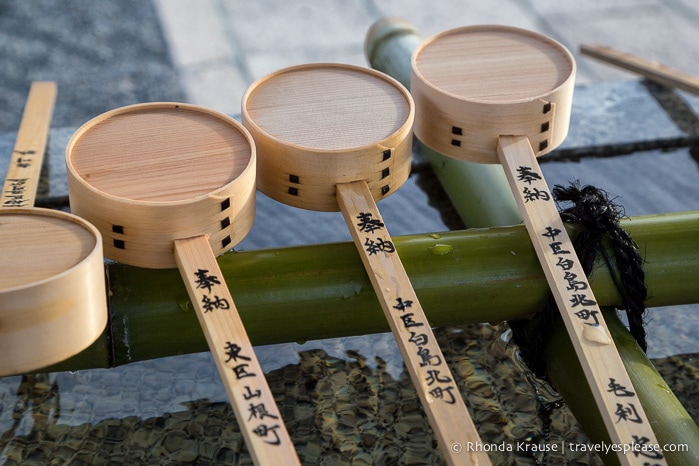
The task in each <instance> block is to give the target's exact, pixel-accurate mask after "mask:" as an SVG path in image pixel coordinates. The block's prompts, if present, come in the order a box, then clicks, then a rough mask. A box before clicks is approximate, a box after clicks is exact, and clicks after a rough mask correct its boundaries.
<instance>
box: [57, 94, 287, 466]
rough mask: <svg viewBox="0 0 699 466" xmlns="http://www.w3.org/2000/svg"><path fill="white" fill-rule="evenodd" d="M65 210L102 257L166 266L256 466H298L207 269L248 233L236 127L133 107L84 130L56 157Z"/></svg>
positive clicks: (248, 159)
mask: <svg viewBox="0 0 699 466" xmlns="http://www.w3.org/2000/svg"><path fill="white" fill-rule="evenodd" d="M66 163H67V172H68V188H69V195H70V203H71V208H72V210H73V212H75V213H76V214H78V215H81V216H83V217H84V218H86V219H88V220H90V221H91V222H93V223H94V224H95V225H96V226H97V228H98V229H99V230H100V231H101V232H102V235H103V236H104V238H105V255H106V256H107V257H109V258H110V259H113V260H116V261H119V262H123V263H125V264H130V265H136V266H139V267H148V268H170V267H178V268H179V271H180V274H181V275H182V278H183V280H184V283H185V285H186V287H187V291H188V293H189V296H190V299H191V301H192V303H193V305H194V308H195V311H196V313H197V317H198V319H199V322H200V324H201V326H202V329H203V330H204V334H205V336H206V339H207V342H208V344H209V348H210V349H211V353H212V354H213V357H214V361H215V363H216V366H217V368H218V371H219V374H220V376H221V379H222V380H223V383H224V386H225V388H226V391H227V393H228V397H229V398H230V401H231V405H232V407H233V410H234V412H235V415H236V418H237V420H238V423H239V424H240V426H241V431H242V433H243V436H244V438H245V441H246V444H247V446H248V449H249V450H250V453H251V454H252V457H253V459H254V461H255V463H256V464H259V465H269V464H275V465H277V464H278V465H283V464H290V465H291V464H299V460H298V457H297V455H296V452H295V450H294V448H293V444H292V442H291V438H290V437H289V434H288V432H287V430H286V428H285V426H284V422H283V420H282V418H281V415H280V413H279V409H278V407H277V405H276V403H275V401H274V397H273V395H272V392H271V390H270V388H269V385H268V384H267V382H266V380H265V377H264V373H263V371H262V368H261V367H260V364H259V362H258V360H257V358H256V357H255V353H254V350H253V347H252V344H251V343H250V340H249V338H248V336H247V333H246V332H245V328H244V327H243V323H242V321H241V319H240V316H239V314H238V311H237V309H236V307H235V304H234V303H233V298H232V297H231V294H230V292H229V290H228V287H227V285H226V283H225V281H224V279H223V275H222V273H221V270H220V269H219V266H218V263H217V261H216V254H220V253H223V252H225V251H227V250H229V249H231V248H232V247H233V246H234V245H236V244H237V243H238V242H239V241H240V240H242V239H243V238H244V237H245V235H246V234H247V233H248V231H249V230H250V228H251V227H252V223H253V220H254V216H255V213H254V208H255V146H254V143H253V140H252V138H251V137H250V135H249V134H248V132H247V131H246V130H245V128H243V127H242V125H240V123H238V122H237V121H235V120H233V119H232V118H230V117H228V116H226V115H223V114H221V113H218V112H214V111H212V110H208V109H206V108H204V107H199V106H194V105H188V104H181V103H149V104H138V105H132V106H128V107H123V108H119V109H116V110H112V111H110V112H107V113H105V114H102V115H100V116H98V117H95V118H94V119H92V120H90V121H89V122H87V123H85V124H84V125H83V126H82V127H81V128H79V129H78V130H77V132H76V133H75V134H74V135H73V137H72V138H71V139H70V141H69V142H68V147H67V149H66Z"/></svg>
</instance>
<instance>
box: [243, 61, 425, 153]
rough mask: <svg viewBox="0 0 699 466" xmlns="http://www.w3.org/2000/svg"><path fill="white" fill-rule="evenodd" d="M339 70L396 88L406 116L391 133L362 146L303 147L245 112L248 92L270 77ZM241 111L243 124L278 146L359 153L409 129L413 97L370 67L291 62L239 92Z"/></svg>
mask: <svg viewBox="0 0 699 466" xmlns="http://www.w3.org/2000/svg"><path fill="white" fill-rule="evenodd" d="M332 68H335V69H339V70H348V71H352V72H356V73H364V74H367V75H372V76H373V77H375V78H379V79H381V80H383V81H385V82H387V83H388V84H390V85H391V86H392V87H393V88H394V89H395V90H396V91H398V92H399V93H400V94H401V95H402V97H403V98H404V99H405V100H406V105H407V106H408V114H407V115H406V118H405V121H403V123H402V124H401V125H400V126H399V127H398V128H397V129H396V130H395V131H394V132H393V133H391V134H389V135H387V136H386V137H384V138H382V139H377V140H375V141H372V142H370V143H367V144H363V145H356V146H348V147H339V148H320V147H312V146H307V145H301V144H297V143H293V142H289V141H286V140H284V139H282V138H279V137H277V136H275V135H273V134H270V133H269V132H268V131H267V130H266V129H265V128H263V127H262V126H260V125H259V124H258V123H257V121H256V118H253V117H252V116H251V115H250V112H249V111H248V108H247V105H246V104H247V102H249V101H250V98H251V97H252V95H253V94H254V93H255V92H256V91H257V90H258V89H259V88H260V87H261V86H262V85H264V84H265V83H266V82H267V81H270V80H272V79H274V78H275V77H277V76H280V75H283V74H287V73H294V72H298V71H303V70H312V69H332ZM241 113H242V116H243V121H245V124H246V125H248V124H249V125H250V126H251V127H252V128H253V129H254V130H255V131H256V132H259V133H260V134H264V135H265V137H267V138H268V139H270V140H271V141H274V142H275V143H276V144H280V145H282V146H286V147H288V148H290V149H294V150H296V151H301V152H305V153H308V154H313V155H318V156H323V155H328V156H332V155H336V154H337V155H345V154H348V153H350V152H361V151H365V150H371V149H372V148H375V147H377V146H380V145H382V144H383V143H386V142H387V141H390V140H392V139H395V137H396V135H399V134H405V133H407V132H410V131H412V126H413V120H414V119H415V102H414V101H413V96H412V94H410V92H409V91H408V90H407V89H406V88H405V86H403V85H402V84H401V83H400V82H399V81H398V80H396V79H394V78H392V77H391V76H389V75H387V74H385V73H382V72H380V71H377V70H374V69H372V68H366V67H362V66H358V65H351V64H346V63H333V62H318V63H308V64H303V65H294V66H289V67H286V68H282V69H280V70H277V71H274V72H272V73H269V74H267V75H265V76H264V77H263V78H261V79H258V80H257V81H255V82H254V83H252V84H251V85H250V86H249V87H248V89H247V90H246V91H245V94H243V98H242V105H241Z"/></svg>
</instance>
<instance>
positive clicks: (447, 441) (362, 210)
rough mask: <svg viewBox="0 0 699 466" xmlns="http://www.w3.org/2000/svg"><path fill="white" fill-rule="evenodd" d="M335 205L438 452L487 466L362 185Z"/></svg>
mask: <svg viewBox="0 0 699 466" xmlns="http://www.w3.org/2000/svg"><path fill="white" fill-rule="evenodd" d="M336 195H337V201H338V204H339V205H340V209H341V210H342V214H343V216H344V218H345V222H347V226H348V227H349V229H350V232H351V233H352V238H353V239H354V243H355V245H356V246H357V249H358V250H359V252H360V255H361V258H362V262H363V263H364V268H365V269H366V271H367V273H368V275H369V278H370V280H371V283H372V285H373V287H374V290H375V292H376V294H377V296H378V298H379V302H380V303H381V308H382V309H383V311H384V314H385V315H386V319H387V320H388V323H389V326H390V328H391V331H392V332H393V335H394V336H395V338H396V341H397V343H398V347H399V349H400V352H401V354H402V355H403V360H404V361H405V364H406V366H407V368H408V372H409V373H410V377H411V379H412V381H413V384H414V386H415V388H416V390H417V393H418V395H419V396H420V400H421V401H422V406H423V408H424V410H425V412H426V413H427V417H428V419H429V422H430V425H431V426H432V429H433V430H434V432H435V435H436V436H437V441H438V443H439V446H440V448H441V450H442V453H443V455H444V457H445V459H446V461H447V463H448V464H450V465H461V464H474V465H476V464H477V465H489V464H491V463H490V459H489V458H488V455H487V453H485V452H484V451H482V448H480V449H477V451H473V450H476V448H475V446H477V445H479V444H480V445H482V443H481V440H480V437H479V435H478V431H477V430H476V426H475V425H474V423H473V421H472V420H471V417H470V415H469V413H468V410H467V409H466V405H465V403H464V400H463V398H462V397H461V394H460V392H459V388H458V386H457V384H456V381H455V380H454V376H453V375H452V373H451V371H450V370H449V367H448V366H447V364H446V361H445V359H444V356H443V355H442V351H441V349H440V348H439V345H437V340H436V338H435V336H434V334H433V333H432V330H431V328H430V325H429V322H428V321H427V317H426V316H425V313H424V312H423V310H422V306H421V305H420V302H419V301H418V298H417V295H416V294H415V290H413V287H412V285H411V283H410V280H409V278H408V275H407V273H406V272H405V269H404V268H403V264H402V263H401V261H400V258H399V257H398V254H396V252H395V247H394V245H393V242H392V240H391V237H390V235H389V234H388V231H387V230H386V226H385V225H384V223H383V219H382V218H381V214H380V213H379V210H378V208H377V206H376V203H375V201H374V199H373V197H372V195H371V192H370V191H369V186H368V185H367V183H366V182H365V181H355V182H352V183H340V184H338V185H337V192H336Z"/></svg>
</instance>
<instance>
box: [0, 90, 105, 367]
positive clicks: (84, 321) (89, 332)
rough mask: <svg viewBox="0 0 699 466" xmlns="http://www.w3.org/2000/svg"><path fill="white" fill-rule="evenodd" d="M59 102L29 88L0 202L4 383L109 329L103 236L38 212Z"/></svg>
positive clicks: (67, 218) (61, 216)
mask: <svg viewBox="0 0 699 466" xmlns="http://www.w3.org/2000/svg"><path fill="white" fill-rule="evenodd" d="M55 100H56V84H55V83H53V82H34V83H32V85H31V88H30V91H29V97H28V98H27V103H26V106H25V109H24V114H23V115H22V120H21V122H20V127H19V130H18V132H17V140H16V142H15V146H14V149H13V153H12V157H11V158H10V166H9V167H8V171H7V177H6V179H5V183H4V187H3V192H2V196H1V197H0V207H1V208H0V245H2V254H0V271H1V272H0V354H1V355H2V358H0V376H6V375H15V374H20V373H26V372H30V371H34V370H38V369H41V368H44V367H46V366H49V365H52V364H56V363H58V362H61V361H63V360H64V359H67V358H69V357H71V356H73V355H75V354H77V353H79V352H80V351H82V350H84V349H85V348H87V347H88V346H89V345H90V344H92V342H94V341H95V339H97V337H99V335H100V334H101V333H102V331H103V330H104V328H105V326H106V324H107V294H106V287H105V280H104V265H103V258H102V239H101V237H100V234H99V232H98V231H97V230H96V229H95V228H94V227H93V226H92V225H90V224H89V223H87V222H85V221H84V220H82V219H79V218H78V217H75V216H74V215H70V214H67V213H64V212H59V211H54V210H48V209H37V208H34V207H33V205H34V200H35V197H36V192H37V187H38V185H39V178H40V174H41V168H42V165H43V160H44V152H45V151H46V143H47V140H48V134H49V127H50V123H51V116H52V113H53V107H54V103H55Z"/></svg>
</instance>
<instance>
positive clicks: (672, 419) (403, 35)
mask: <svg viewBox="0 0 699 466" xmlns="http://www.w3.org/2000/svg"><path fill="white" fill-rule="evenodd" d="M421 39H422V37H421V35H420V33H419V31H417V30H416V29H415V28H414V27H413V26H412V25H410V24H409V23H406V22H405V21H402V20H399V19H390V18H389V19H385V20H381V21H378V22H377V23H375V25H374V26H372V28H371V29H370V30H369V33H368V34H367V38H366V41H365V50H366V54H367V57H368V59H369V62H370V63H371V65H372V66H373V67H375V68H377V69H380V70H382V71H384V72H386V73H388V74H390V75H392V76H393V77H394V78H396V79H398V80H399V81H401V82H403V83H404V84H406V85H407V84H408V81H409V79H410V56H411V55H412V52H413V50H414V49H415V48H416V47H417V45H418V44H419V43H420V40H421ZM428 158H429V160H430V163H431V165H432V167H433V168H434V171H435V173H436V175H437V177H438V178H440V181H441V182H442V185H443V187H444V188H445V190H446V191H447V192H448V194H449V197H450V199H451V200H452V203H453V204H454V206H455V209H456V210H457V212H459V214H460V215H462V217H463V219H464V221H465V222H466V221H467V220H466V219H469V218H481V219H484V222H485V224H486V225H488V223H487V222H488V221H492V222H493V223H490V225H502V223H495V222H496V221H497V220H498V219H496V218H490V219H489V218H488V217H483V215H487V214H484V213H483V212H482V211H481V210H482V209H483V208H486V206H485V205H483V204H480V203H474V202H473V199H476V197H475V196H474V193H473V190H472V189H468V190H464V189H463V188H462V187H460V186H459V182H458V180H459V177H463V178H462V181H463V182H464V183H466V180H469V183H470V182H471V181H472V178H474V176H473V174H474V173H477V172H474V171H473V170H477V169H478V168H477V167H476V166H468V165H463V166H462V167H460V170H459V171H457V170H455V169H452V170H453V171H450V170H442V169H441V167H443V166H445V164H449V163H452V162H449V160H448V159H449V158H448V157H446V156H444V155H441V154H437V153H435V152H433V151H430V152H429V156H428ZM498 168H499V167H498ZM464 175H465V176H464ZM489 176H494V175H489ZM455 178H456V179H455ZM494 180H495V181H496V182H497V181H498V180H497V177H496V176H494ZM473 189H475V190H481V189H482V190H483V191H482V193H481V195H485V194H487V195H496V194H497V193H496V192H495V191H497V190H501V191H503V192H506V193H510V190H509V186H507V185H500V184H497V183H493V184H492V185H487V184H486V185H483V184H478V185H476V186H475V188H473ZM501 201H502V199H496V200H495V201H494V202H493V203H492V204H491V205H490V206H488V208H496V209H497V207H498V205H499V204H498V203H499V202H501ZM503 205H504V206H505V207H506V208H507V209H509V208H510V202H509V199H507V200H505V203H504V204H503ZM467 224H468V223H467ZM627 229H628V228H627ZM628 230H629V232H631V231H632V230H631V229H628ZM631 234H632V236H634V235H635V233H631ZM637 242H638V241H637ZM693 242H694V244H695V246H690V245H689V244H685V245H683V244H679V243H678V244H675V245H674V246H673V247H677V248H679V251H685V249H684V247H696V243H697V241H696V240H693ZM640 244H641V243H639V245H640ZM641 251H643V246H641ZM646 259H647V257H646ZM648 265H649V264H648V263H646V270H647V267H648ZM693 267H694V269H696V268H699V265H697V264H695V265H694V266H693ZM647 278H648V279H647V281H646V282H647V285H648V288H649V292H650V293H653V291H651V290H653V289H654V285H651V281H652V279H651V278H650V277H647ZM678 279H680V280H684V279H682V278H679V277H678ZM693 286H696V285H693ZM593 289H594V286H593ZM667 291H668V292H673V291H672V290H669V289H668V290H667ZM595 293H596V291H595ZM693 302H696V301H693ZM647 305H648V306H654V305H658V304H653V303H652V302H651V301H648V303H647ZM614 317H615V316H610V317H609V319H610V320H608V322H610V321H611V322H612V324H613V325H614V330H613V331H612V335H613V337H614V341H615V343H616V344H617V346H619V347H620V354H621V356H622V358H623V360H624V364H625V365H626V367H627V371H628V372H629V375H630V376H631V379H632V382H633V384H634V387H635V388H636V390H637V393H638V394H639V398H640V400H641V402H642V404H643V406H644V409H645V410H646V414H647V415H648V417H649V419H650V420H651V423H652V424H653V429H654V432H655V434H656V436H657V438H658V441H659V442H660V443H661V444H662V443H674V444H680V443H684V444H687V445H689V450H688V452H667V453H666V457H667V459H668V463H669V464H678V465H680V464H681V465H688V464H699V430H698V429H697V425H696V423H695V422H694V421H693V420H692V419H691V417H690V416H689V414H688V413H687V412H686V410H685V409H684V407H682V405H681V403H680V402H679V400H677V398H676V397H675V395H674V394H673V393H672V391H671V390H670V389H669V388H668V387H667V385H666V384H665V382H664V380H663V379H662V377H660V375H659V374H658V373H657V371H655V369H654V368H653V365H652V363H651V362H650V361H649V360H648V358H647V357H646V356H645V354H644V353H643V351H641V349H640V348H638V346H637V345H636V344H635V342H634V344H630V343H629V342H633V338H632V337H631V336H630V334H629V333H628V331H627V330H626V328H625V327H624V326H623V325H621V324H619V322H618V319H616V318H614ZM610 330H611V329H610ZM548 348H549V350H548V352H547V369H548V371H549V375H550V377H551V378H552V380H553V382H554V383H555V385H556V386H557V387H558V389H559V392H560V393H561V395H562V396H563V397H564V399H565V400H566V402H567V403H568V405H569V406H570V408H571V410H572V411H573V413H574V414H575V415H576V417H577V419H578V420H579V421H580V422H581V424H582V425H583V427H584V428H585V431H586V432H587V433H588V435H589V436H590V438H591V440H592V441H593V442H595V443H601V442H604V441H606V442H607V443H609V437H608V435H607V431H606V429H605V428H604V424H603V422H602V417H601V415H600V413H599V411H598V410H597V407H596V404H595V402H594V398H593V396H592V392H591V391H590V389H589V387H587V386H586V385H584V384H582V386H581V384H580V383H579V381H580V380H584V374H583V372H582V368H581V367H580V364H579V362H578V360H577V356H576V355H575V352H574V348H573V345H572V343H571V342H570V339H569V337H568V335H567V332H566V330H565V328H564V326H563V325H562V324H561V325H559V326H558V327H557V328H556V329H555V331H554V332H552V335H551V337H550V340H549V344H548ZM583 386H584V387H583ZM604 460H605V462H608V463H611V464H618V458H617V456H616V455H608V456H607V455H605V456H604Z"/></svg>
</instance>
